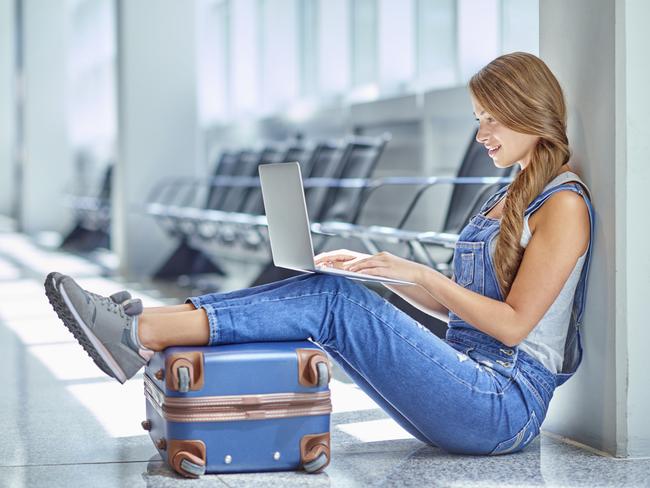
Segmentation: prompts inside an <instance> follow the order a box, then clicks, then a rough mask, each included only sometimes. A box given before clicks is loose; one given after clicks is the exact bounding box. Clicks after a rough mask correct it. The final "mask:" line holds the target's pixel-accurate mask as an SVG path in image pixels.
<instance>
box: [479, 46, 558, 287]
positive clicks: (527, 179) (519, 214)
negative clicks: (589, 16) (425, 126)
mask: <svg viewBox="0 0 650 488" xmlns="http://www.w3.org/2000/svg"><path fill="white" fill-rule="evenodd" d="M469 89H470V92H471V94H472V95H473V96H474V98H475V99H476V101H477V102H478V103H479V104H480V105H481V106H482V107H483V108H484V109H485V110H486V111H487V112H488V113H489V114H490V115H492V116H493V117H494V118H495V119H496V120H497V121H499V122H500V123H502V124H503V125H505V126H506V127H508V128H509V129H511V130H514V131H515V132H519V133H523V134H530V135H535V136H539V138H540V139H539V142H538V143H537V145H536V146H535V148H534V149H533V152H532V155H531V158H530V161H529V164H528V165H527V166H526V167H525V168H524V169H523V170H522V171H521V172H519V174H518V175H517V177H516V178H515V180H514V181H513V182H512V184H511V185H510V187H509V188H508V192H507V195H506V198H505V204H504V208H503V216H502V218H501V228H500V232H499V235H498V237H497V242H496V248H495V252H494V264H495V268H496V274H497V281H498V284H499V287H500V289H501V292H502V295H503V297H504V298H505V297H507V295H508V293H509V292H510V287H511V286H512V282H513V280H514V278H515V275H516V274H517V269H518V268H519V264H520V263H521V259H522V256H523V253H524V250H523V248H522V247H521V245H520V244H519V242H520V240H521V234H522V231H523V226H524V212H525V210H526V208H527V207H528V205H529V204H530V203H531V202H532V201H533V199H534V198H535V197H536V196H537V195H539V194H540V192H541V191H542V190H543V189H544V187H545V186H546V185H547V184H548V183H549V182H550V181H551V180H552V179H553V178H554V177H555V176H556V175H557V174H558V173H559V170H560V168H561V166H562V165H563V164H565V163H566V162H568V160H569V157H570V150H569V141H568V138H567V135H566V106H565V103H564V95H563V93H562V88H561V87H560V84H559V83H558V81H557V79H556V78H555V76H554V75H553V73H551V70H550V69H549V68H548V66H546V64H545V63H544V62H543V61H542V60H541V59H539V58H538V57H537V56H534V55H532V54H528V53H523V52H516V53H510V54H505V55H503V56H500V57H498V58H496V59H495V60H494V61H492V62H490V63H489V64H488V65H487V66H485V67H484V68H483V69H481V70H480V71H479V72H478V73H476V74H475V75H474V76H473V77H472V79H471V80H470V82H469Z"/></svg>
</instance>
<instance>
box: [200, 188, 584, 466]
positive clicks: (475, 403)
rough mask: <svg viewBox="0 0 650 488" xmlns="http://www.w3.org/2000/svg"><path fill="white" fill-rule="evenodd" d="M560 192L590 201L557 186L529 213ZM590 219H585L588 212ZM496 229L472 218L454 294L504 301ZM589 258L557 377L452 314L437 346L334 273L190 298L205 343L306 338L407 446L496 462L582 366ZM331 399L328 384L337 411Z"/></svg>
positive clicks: (526, 439)
mask: <svg viewBox="0 0 650 488" xmlns="http://www.w3.org/2000/svg"><path fill="white" fill-rule="evenodd" d="M562 189H568V190H571V191H576V192H578V193H580V194H581V195H582V196H583V197H585V200H587V203H589V201H588V199H587V198H586V195H585V194H584V191H583V190H582V188H581V187H580V186H579V185H577V184H564V185H562V186H558V187H555V188H552V189H550V190H548V191H545V192H543V193H542V194H541V195H540V196H538V197H537V198H536V199H535V200H534V201H533V202H532V203H531V205H530V207H529V208H528V210H527V212H528V213H530V212H533V211H534V210H535V209H537V208H538V207H539V206H540V205H541V204H542V203H543V202H544V200H546V198H548V196H550V195H551V194H552V193H554V192H556V191H560V190H562ZM503 191H505V190H502V191H501V192H499V193H497V194H495V195H494V196H493V197H492V198H491V199H490V200H489V201H488V202H487V203H486V205H485V206H484V210H485V209H487V208H489V207H490V206H491V204H492V203H493V202H496V200H497V198H498V197H499V196H500V195H501V194H502V193H503ZM589 212H590V217H591V219H592V222H593V217H592V208H591V205H590V204H589ZM498 225H499V223H498V221H497V220H494V219H489V218H486V217H484V216H482V215H477V216H475V217H474V218H473V219H472V220H471V222H470V224H469V225H468V226H467V227H465V228H464V229H463V231H462V233H461V236H460V241H459V243H458V246H457V248H456V251H455V254H454V269H455V276H456V277H457V280H458V282H459V283H460V284H462V285H463V286H465V287H467V288H469V289H471V290H474V291H476V292H479V293H481V294H484V295H486V296H488V297H491V298H495V299H497V300H503V297H501V295H500V293H499V291H498V288H497V286H496V279H495V274H494V266H493V264H492V260H491V258H490V256H489V253H488V249H489V247H488V245H489V242H490V239H493V238H494V236H495V234H496V232H497V230H498ZM592 225H593V224H592ZM592 230H593V227H592ZM592 235H593V234H592ZM590 255H591V244H590V245H589V250H588V256H587V259H586V263H585V267H584V269H583V273H582V276H581V278H580V283H579V285H578V289H577V292H576V300H575V306H574V314H573V319H572V321H571V326H570V329H571V330H570V332H569V336H568V339H567V353H566V355H565V361H564V371H563V372H562V374H559V375H553V374H552V373H551V372H550V371H548V370H547V369H546V368H544V366H542V364H541V363H539V362H538V361H537V360H535V359H533V358H532V357H531V356H529V355H528V354H526V353H525V352H523V351H519V350H518V348H517V347H514V348H508V347H506V346H504V345H503V344H502V343H500V342H499V341H497V340H495V339H493V338H491V337H490V336H488V335H486V334H484V333H482V332H480V331H479V330H477V329H475V328H473V327H472V326H471V325H469V324H467V323H465V322H463V321H462V320H460V319H459V318H458V317H456V316H455V315H453V314H452V315H451V321H450V323H449V330H448V333H447V337H446V340H443V339H440V338H439V337H437V336H436V335H434V334H432V333H431V332H430V331H429V330H428V329H426V328H425V327H424V326H422V325H421V324H419V323H418V322H417V321H415V320H413V319H412V318H411V317H410V316H409V315H407V314H406V313H404V312H402V311H401V310H399V309H398V308H397V307H395V306H394V305H392V304H391V303H389V302H388V301H387V300H385V299H384V298H382V297H380V296H379V295H378V294H377V293H375V292H373V291H371V290H370V289H368V288H367V287H365V286H363V285H360V284H359V283H358V282H355V281H352V280H349V279H347V278H343V277H340V276H332V275H323V274H304V275H300V276H296V277H293V278H289V279H286V280H282V281H278V282H275V283H270V284H267V285H261V286H257V287H254V288H247V289H243V290H237V291H233V292H229V293H212V294H208V295H203V296H198V297H192V298H188V301H189V302H191V303H192V304H194V306H195V307H196V308H203V309H204V310H205V312H206V314H207V317H208V322H209V327H210V339H209V344H210V345H217V344H230V343H242V342H264V341H294V340H304V339H306V338H310V339H312V340H313V341H314V342H316V343H317V344H319V345H320V346H321V347H322V348H323V349H325V350H326V351H327V352H328V354H329V355H330V357H332V359H333V360H334V361H336V362H337V363H338V364H339V365H340V367H341V368H342V369H343V370H345V372H346V373H347V375H348V376H349V377H350V378H351V379H352V380H353V381H354V382H355V383H356V384H357V385H358V386H359V387H360V388H361V389H362V390H363V391H364V392H365V393H366V394H368V395H369V396H370V397H371V398H372V399H373V400H374V401H375V402H376V403H377V404H378V405H379V406H380V407H381V408H382V409H383V410H384V411H386V412H387V413H388V414H389V415H390V416H391V417H392V418H393V419H394V420H395V421H396V422H397V423H398V424H400V425H401V426H402V427H403V428H404V429H405V430H406V431H408V432H409V433H411V434H412V435H413V436H414V437H416V438H418V439H420V440H421V441H423V442H426V443H428V444H432V445H436V446H439V447H440V448H442V449H444V450H446V451H449V452H453V453H463V454H504V453H511V452H516V451H519V450H521V449H523V448H524V447H525V446H526V445H528V444H529V443H530V441H531V440H532V439H533V438H534V437H535V436H537V434H538V433H539V428H540V425H541V422H542V421H543V419H544V417H545V415H546V411H547V408H548V404H549V401H550V399H551V397H552V395H553V390H554V389H555V387H556V386H557V385H559V384H561V383H563V382H564V381H566V379H568V377H570V376H571V374H572V373H573V372H574V371H575V369H576V368H577V366H578V364H579V362H580V356H581V352H582V350H581V346H580V336H579V332H578V328H577V324H579V323H580V320H581V319H582V314H583V310H584V297H585V283H586V276H587V269H588V266H589V258H590ZM339 394H341V393H340V392H338V393H337V388H336V384H334V385H333V404H334V413H335V414H336V412H337V408H338V407H337V399H338V395H339Z"/></svg>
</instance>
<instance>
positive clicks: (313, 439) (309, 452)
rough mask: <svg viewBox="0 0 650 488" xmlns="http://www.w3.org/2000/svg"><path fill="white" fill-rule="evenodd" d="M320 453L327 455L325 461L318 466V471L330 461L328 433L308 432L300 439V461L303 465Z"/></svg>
mask: <svg viewBox="0 0 650 488" xmlns="http://www.w3.org/2000/svg"><path fill="white" fill-rule="evenodd" d="M321 454H325V456H326V457H327V463H326V464H325V465H324V466H323V467H322V468H320V469H319V470H318V471H315V472H320V471H322V470H323V469H325V468H326V467H327V466H328V465H329V463H330V433H329V432H324V433H323V434H309V435H305V436H303V437H302V439H300V462H301V463H302V464H303V465H304V464H306V463H309V462H311V461H313V460H315V459H317V458H318V456H320V455H321Z"/></svg>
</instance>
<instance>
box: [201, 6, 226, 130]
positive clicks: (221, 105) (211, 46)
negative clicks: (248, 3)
mask: <svg viewBox="0 0 650 488" xmlns="http://www.w3.org/2000/svg"><path fill="white" fill-rule="evenodd" d="M197 20H198V26H197V28H198V36H197V38H198V46H197V52H198V64H197V69H198V94H197V96H198V109H199V120H200V122H201V124H202V125H206V124H208V123H210V122H215V121H217V120H223V119H224V118H225V117H226V116H227V114H228V105H227V100H228V2H227V1H214V0H201V3H200V4H199V7H198V19H197Z"/></svg>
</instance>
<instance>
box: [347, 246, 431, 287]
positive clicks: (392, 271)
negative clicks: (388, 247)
mask: <svg viewBox="0 0 650 488" xmlns="http://www.w3.org/2000/svg"><path fill="white" fill-rule="evenodd" d="M357 254H361V253H357ZM338 263H340V264H341V266H340V269H344V270H347V271H353V272H356V273H363V274H367V275H372V276H384V277H386V278H394V279H397V280H404V281H410V282H411V283H416V284H419V283H421V282H422V279H423V278H422V277H423V275H424V273H425V271H426V269H427V267H426V266H424V265H422V264H418V263H414V262H413V261H409V260H408V259H403V258H400V257H397V256H394V255H393V254H391V253H388V252H380V253H378V254H375V255H373V256H370V255H368V254H366V255H363V256H362V257H359V258H354V259H349V258H348V259H343V256H341V260H340V261H338Z"/></svg>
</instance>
